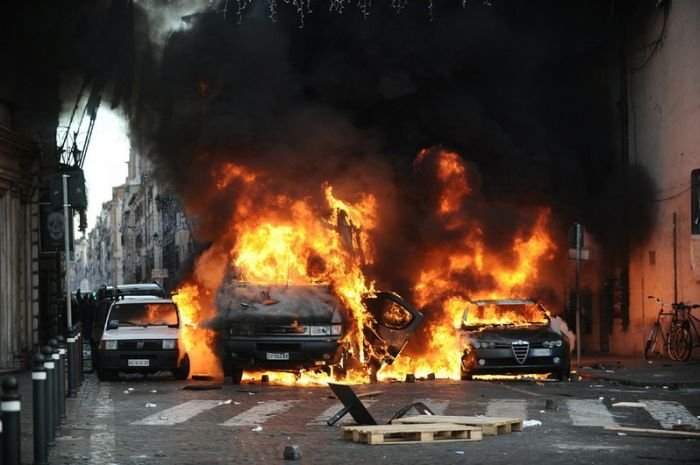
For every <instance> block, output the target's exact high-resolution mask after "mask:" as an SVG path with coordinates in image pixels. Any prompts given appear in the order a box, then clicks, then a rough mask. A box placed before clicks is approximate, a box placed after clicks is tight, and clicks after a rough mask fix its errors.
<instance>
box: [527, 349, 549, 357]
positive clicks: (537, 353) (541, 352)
mask: <svg viewBox="0 0 700 465" xmlns="http://www.w3.org/2000/svg"><path fill="white" fill-rule="evenodd" d="M530 355H532V356H533V357H549V356H550V355H552V349H532V350H531V351H530Z"/></svg>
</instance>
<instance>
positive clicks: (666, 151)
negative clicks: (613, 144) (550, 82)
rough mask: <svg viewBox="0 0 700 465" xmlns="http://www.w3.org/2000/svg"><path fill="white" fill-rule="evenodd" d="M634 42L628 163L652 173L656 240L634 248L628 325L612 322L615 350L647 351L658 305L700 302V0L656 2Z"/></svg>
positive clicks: (631, 46)
mask: <svg viewBox="0 0 700 465" xmlns="http://www.w3.org/2000/svg"><path fill="white" fill-rule="evenodd" d="M634 30H635V31H636V33H635V34H634V35H633V36H632V37H631V41H630V43H629V44H628V49H629V54H628V61H629V63H628V66H629V69H630V72H629V74H628V99H627V106H628V108H629V112H628V115H629V120H628V127H627V129H628V134H629V141H630V143H629V162H630V163H631V164H641V165H642V166H644V167H646V168H647V171H648V172H649V173H650V174H651V176H652V177H653V179H654V181H655V184H656V195H655V198H654V199H653V202H654V206H655V211H656V217H655V226H654V229H653V232H652V234H651V237H650V239H649V240H648V241H647V243H646V244H644V245H643V246H642V247H639V248H637V249H636V250H631V251H630V257H629V300H630V325H629V329H628V330H627V331H625V330H623V328H621V327H619V326H615V327H614V328H613V331H614V332H613V337H612V338H611V340H612V341H613V343H612V345H611V351H612V352H614V353H624V354H635V355H636V354H641V353H643V341H644V338H645V336H646V332H647V331H648V329H649V327H650V326H651V324H652V322H653V321H654V319H655V318H656V313H657V312H658V305H657V304H655V303H654V301H652V300H649V299H648V298H647V297H648V296H649V295H654V296H658V297H659V298H660V299H661V300H663V301H664V302H672V301H673V300H674V299H677V300H681V301H686V302H692V303H700V220H698V214H699V213H700V208H699V205H698V203H699V202H700V197H699V196H700V191H699V189H698V188H700V186H699V185H698V183H699V182H700V176H698V174H699V173H700V172H695V177H694V178H693V173H694V170H699V169H700V61H699V60H698V59H697V58H698V55H699V54H700V2H694V1H690V0H677V1H673V2H658V5H657V7H656V8H655V9H654V10H653V11H652V12H650V13H649V14H648V15H647V16H646V17H644V18H642V20H640V21H639V22H637V23H636V27H635V29H634Z"/></svg>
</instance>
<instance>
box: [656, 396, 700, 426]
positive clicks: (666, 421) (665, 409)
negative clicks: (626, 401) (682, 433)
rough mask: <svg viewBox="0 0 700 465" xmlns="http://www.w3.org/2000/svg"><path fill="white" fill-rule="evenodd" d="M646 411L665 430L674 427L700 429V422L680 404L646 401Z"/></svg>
mask: <svg viewBox="0 0 700 465" xmlns="http://www.w3.org/2000/svg"><path fill="white" fill-rule="evenodd" d="M643 402H644V404H646V410H647V412H649V414H650V415H651V416H652V417H654V420H656V421H658V422H659V423H661V426H662V427H663V428H664V429H673V426H674V425H691V426H693V427H694V428H695V429H696V430H697V429H700V420H698V419H697V418H696V417H695V416H694V415H693V414H692V413H690V412H689V411H688V409H686V408H685V407H683V406H682V405H681V404H679V403H678V402H673V401H664V400H645V401H643Z"/></svg>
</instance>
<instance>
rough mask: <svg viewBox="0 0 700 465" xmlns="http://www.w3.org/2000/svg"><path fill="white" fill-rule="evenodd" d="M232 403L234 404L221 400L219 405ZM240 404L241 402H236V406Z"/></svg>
mask: <svg viewBox="0 0 700 465" xmlns="http://www.w3.org/2000/svg"><path fill="white" fill-rule="evenodd" d="M231 402H233V401H232V400H231V399H228V400H220V401H219V405H228V404H230V403H231ZM238 404H240V402H236V405H238Z"/></svg>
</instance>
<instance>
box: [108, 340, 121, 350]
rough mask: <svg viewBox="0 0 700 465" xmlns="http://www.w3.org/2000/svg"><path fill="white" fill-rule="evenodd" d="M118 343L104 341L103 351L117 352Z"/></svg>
mask: <svg viewBox="0 0 700 465" xmlns="http://www.w3.org/2000/svg"><path fill="white" fill-rule="evenodd" d="M118 342H119V341H117V340H112V341H105V350H117V347H118V346H119V343H118Z"/></svg>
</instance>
